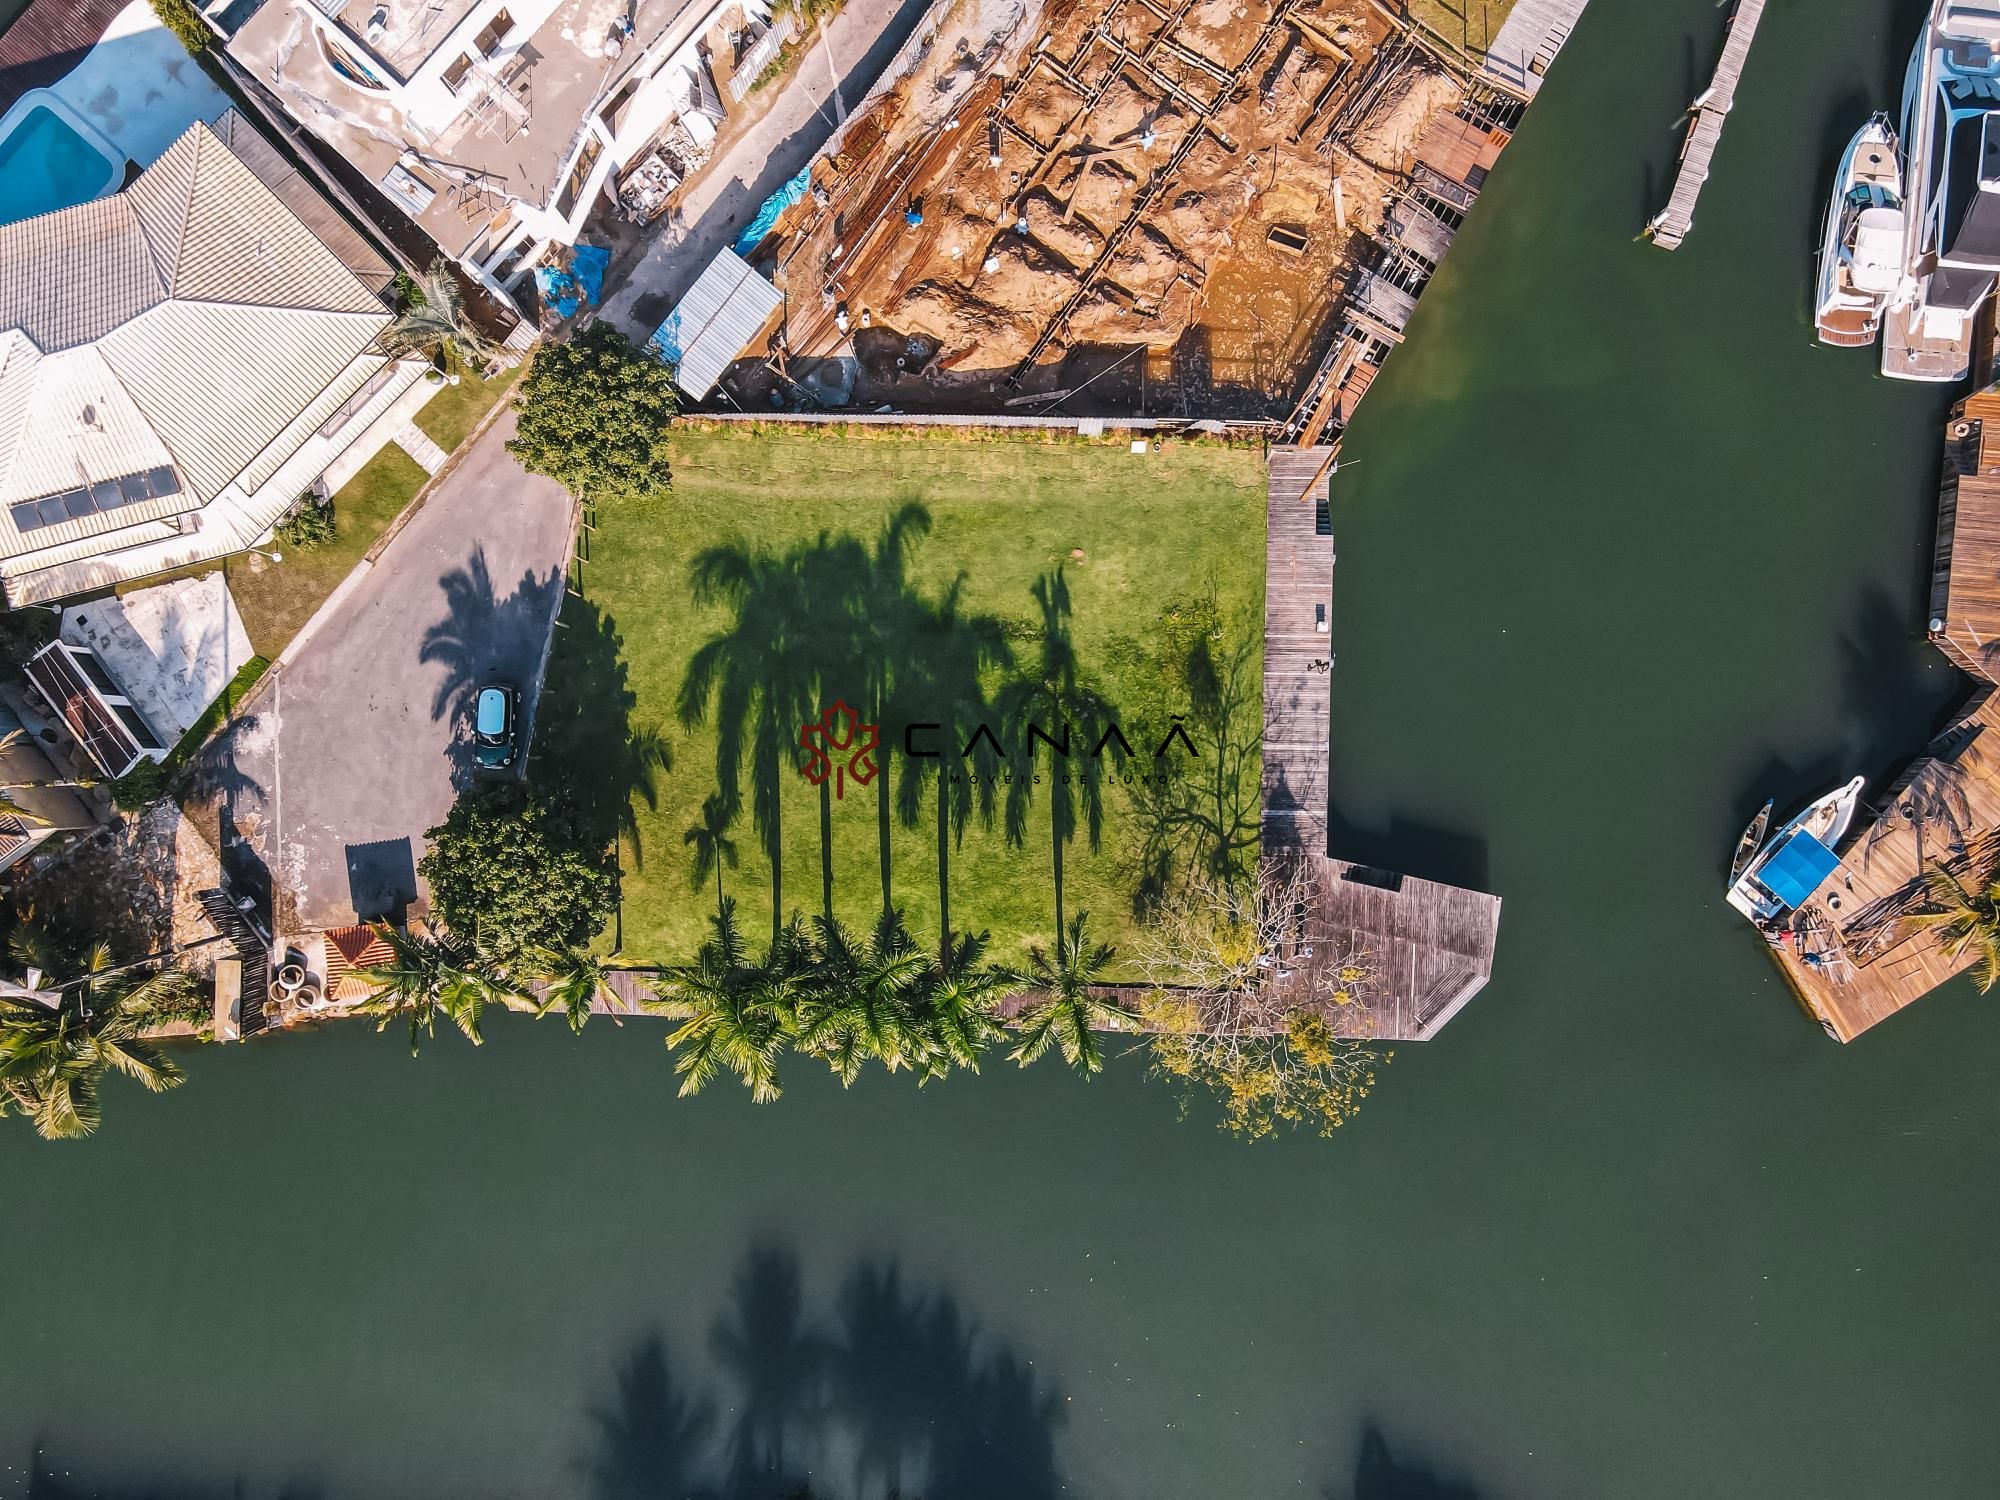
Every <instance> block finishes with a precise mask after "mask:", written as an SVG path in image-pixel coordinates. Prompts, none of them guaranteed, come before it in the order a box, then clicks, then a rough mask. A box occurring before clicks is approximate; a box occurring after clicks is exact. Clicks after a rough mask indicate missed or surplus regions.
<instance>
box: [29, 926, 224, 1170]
mask: <svg viewBox="0 0 2000 1500" xmlns="http://www.w3.org/2000/svg"><path fill="white" fill-rule="evenodd" d="M12 948H13V951H14V956H15V958H16V959H17V960H18V961H19V962H20V963H21V964H22V965H23V966H24V967H25V968H26V969H27V970H28V975H27V979H28V983H26V984H24V985H9V986H7V987H6V991H5V992H0V1115H5V1114H8V1113H9V1112H14V1113H19V1114H21V1115H24V1116H26V1117H27V1118H28V1119H29V1120H32V1121H33V1122H34V1126H35V1131H36V1133H37V1134H39V1135H41V1136H42V1137H43V1138H45V1139H49V1140H60V1139H69V1138H73V1137H77V1136H85V1135H89V1134H90V1133H91V1132H92V1131H93V1130H95V1129H97V1127H98V1124H99V1122H100V1120H101V1119H102V1110H101V1105H100V1103H99V1099H98V1083H99V1081H100V1080H101V1079H102V1078H103V1076H104V1074H105V1073H106V1072H113V1073H120V1074H123V1075H124V1076H125V1077H127V1078H130V1079H132V1080H133V1081H134V1082H136V1083H138V1084H139V1085H141V1086H142V1087H144V1088H146V1089H149V1090H151V1091H152V1092H153V1093H156V1094H157V1093H162V1092H164V1091H165V1090H167V1089H170V1088H175V1087H178V1086H179V1085H180V1083H181V1082H182V1081H183V1075H182V1073H181V1070H180V1069H179V1068H178V1067H176V1066H175V1065H174V1064H173V1062H172V1061H170V1060H169V1059H168V1058H167V1057H166V1056H165V1055H164V1054H163V1053H162V1052H160V1051H159V1049H158V1048H156V1047H154V1046H152V1045H151V1044H150V1043H148V1042H147V1041H146V1040H145V1039H144V1037H145V1033H146V1032H147V1031H148V1030H149V1029H150V1028H152V1027H154V1026H157V1025H158V1024H160V1022H162V1021H163V1020H165V1019H168V1018H169V1016H170V1015H171V1014H172V1013H173V1012H174V1011H176V1010H178V1009H181V1008H184V1004H185V1002H186V1001H187V1000H189V999H190V998H192V996H193V995H194V992H195V985H194V981H193V980H192V979H190V978H189V977H188V976H187V975H186V974H183V973H180V972H179V971H177V970H172V969H162V970H160V971H158V972H156V973H154V974H152V975H150V976H147V977H145V978H141V977H139V976H138V975H136V974H134V973H133V972H132V971H131V970H130V969H129V968H122V969H121V968H117V967H115V966H114V965H113V963H112V961H111V950H110V949H109V948H108V947H106V946H105V945H104V944H103V943H101V942H100V943H95V944H93V945H92V946H91V947H90V948H89V949H88V950H86V951H85V952H84V953H83V954H82V955H80V956H78V955H74V954H72V953H70V952H69V951H67V950H66V949H64V948H63V947H62V946H61V945H59V944H57V943H55V942H53V941H52V940H51V939H50V938H49V937H48V936H47V935H46V934H45V933H43V932H42V931H40V930H39V929H35V928H24V929H23V930H22V931H20V932H18V933H16V934H15V937H14V941H13V943H12ZM65 974H67V975H69V976H71V977H67V978H64V977H54V978H47V977H44V976H45V975H54V976H62V975H65Z"/></svg>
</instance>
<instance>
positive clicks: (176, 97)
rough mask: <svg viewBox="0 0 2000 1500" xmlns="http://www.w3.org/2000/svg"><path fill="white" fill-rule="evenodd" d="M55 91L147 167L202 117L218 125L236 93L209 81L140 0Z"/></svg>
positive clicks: (120, 15)
mask: <svg viewBox="0 0 2000 1500" xmlns="http://www.w3.org/2000/svg"><path fill="white" fill-rule="evenodd" d="M53 92H55V93H56V94H57V95H59V96H60V97H61V99H62V101H63V102H64V103H65V104H67V105H69V106H70V107H71V108H72V109H74V110H76V111H77V112H78V113H79V114H81V115H82V116H83V117H84V118H85V119H86V120H88V121H90V123H91V124H93V125H95V126H96V127H97V128H98V129H99V130H100V131H102V132H103V134H104V136H105V138H106V139H107V140H109V141H110V142H111V143H112V144H113V145H114V146H116V147H117V148H118V149H119V150H120V151H123V152H124V153H125V154H126V155H127V156H128V157H130V158H131V159H132V160H133V161H136V162H137V163H138V164H139V165H140V166H142V167H149V166H151V165H152V164H153V163H154V162H155V161H157V160H159V158H160V153H161V152H163V151H165V150H166V149H167V147H169V146H171V145H172V144H173V143H174V142H175V141H177V140H179V139H180V137H181V133H182V132H183V131H185V130H186V129H187V128H188V126H190V125H192V124H193V123H194V122H195V121H196V120H205V121H207V122H208V123H209V124H211V125H213V124H214V123H215V122H216V121H217V120H218V119H219V118H221V116H222V112H223V111H224V110H226V109H228V108H230V102H229V96H228V95H227V94H225V93H223V92H222V90H221V89H219V88H217V87H216V86H215V85H214V84H213V83H211V82H209V78H208V75H207V74H206V73H204V72H202V70H201V64H200V63H198V62H196V61H195V60H194V59H193V58H192V57H189V56H188V52H187V48H185V47H183V46H182V45H181V44H180V39H179V38H178V37H176V36H175V35H174V34H173V33H172V32H171V31H169V30H167V28H166V27H164V26H162V25H161V24H160V21H159V17H157V16H155V15H154V14H153V7H152V5H151V4H150V3H149V0H132V3H131V4H130V5H128V6H126V7H125V9H123V10H122V11H120V12H119V13H118V15H117V16H116V17H115V18H114V19H113V20H112V22H111V24H110V26H109V27H107V28H106V29H105V32H104V35H103V37H102V38H100V39H99V41H98V43H97V45H96V46H94V47H92V48H91V49H90V51H89V52H88V53H86V54H85V55H84V59H83V61H82V62H80V63H78V64H77V65H76V66H75V67H74V68H73V69H71V70H70V72H69V73H67V74H66V75H65V76H64V77H63V78H62V80H61V81H60V82H58V83H56V84H55V85H54V86H53Z"/></svg>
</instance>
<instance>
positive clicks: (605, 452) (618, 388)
mask: <svg viewBox="0 0 2000 1500" xmlns="http://www.w3.org/2000/svg"><path fill="white" fill-rule="evenodd" d="M514 406H515V410H516V411H517V412H518V413H519V425H518V427H517V429H516V434H515V436H514V437H513V438H512V439H511V440H510V441H509V442H508V444H507V447H508V450H509V451H510V452H512V453H513V454H514V456H515V457H516V458H518V459H520V460H521V463H522V465H523V466H524V467H526V468H528V469H531V470H533V471H534V472H535V473H537V474H546V475H548V476H549V478H551V479H553V480H555V481H556V482H557V483H559V484H561V485H562V486H564V487H565V488H566V489H568V490H569V491H570V493H572V494H574V495H577V496H581V497H588V498H600V497H604V496H612V497H616V496H620V495H653V494H658V493H660V492H662V491H664V490H666V489H667V488H668V487H669V485H670V484H671V483H672V475H671V474H670V472H669V470H668V467H667V454H668V445H667V431H668V428H669V426H670V424H671V423H672V421H673V419H674V416H675V414H676V413H677V412H678V411H679V410H680V400H679V397H678V396H677V395H676V394H675V392H674V377H673V372H672V371H671V370H669V369H668V368H667V366H665V365H664V364H662V363H661V362H660V361H659V360H657V359H655V358H653V357H652V356H651V355H650V354H648V353H646V351H645V350H643V349H640V348H638V347H637V346H636V345H634V344H633V343H632V341H631V340H630V339H628V338H626V337H625V335H624V334H622V333H620V332H619V331H618V330H617V329H615V328H613V327H612V326H611V325H610V324H609V323H593V324H592V325H591V326H590V327H589V328H587V329H585V330H584V331H583V332H582V333H580V334H578V335H577V336H576V337H575V338H573V339H571V340H570V341H569V342H568V343H565V344H546V345H544V346H543V347H542V348H541V350H540V351H539V352H538V353H537V354H536V355H535V360H534V363H533V364H532V365H530V366H529V368H528V373H527V375H526V376H524V377H523V378H522V381H521V385H520V388H519V390H518V391H517V393H516V395H515V398H514Z"/></svg>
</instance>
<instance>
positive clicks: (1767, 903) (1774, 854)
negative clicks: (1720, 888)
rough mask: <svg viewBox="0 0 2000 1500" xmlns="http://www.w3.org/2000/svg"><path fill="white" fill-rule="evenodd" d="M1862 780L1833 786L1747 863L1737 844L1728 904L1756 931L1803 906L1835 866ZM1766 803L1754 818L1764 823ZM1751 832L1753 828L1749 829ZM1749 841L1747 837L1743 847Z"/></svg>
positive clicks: (1767, 812) (1852, 814) (1838, 859)
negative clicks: (1752, 924) (1755, 925)
mask: <svg viewBox="0 0 2000 1500" xmlns="http://www.w3.org/2000/svg"><path fill="white" fill-rule="evenodd" d="M1863 784H1864V779H1863V778H1862V777H1859V776H1857V777H1855V778H1854V779H1853V780H1852V781H1850V782H1848V783H1847V784H1846V785H1845V786H1839V787H1835V788H1834V789H1833V790H1832V791H1830V792H1828V793H1827V794H1826V795H1825V796H1824V797H1821V798H1820V799H1819V800H1818V801H1817V802H1814V803H1812V804H1811V805H1809V806H1808V807H1807V808H1806V810H1805V811H1804V812H1802V813H1800V814H1799V815H1798V816H1797V817H1796V818H1793V819H1792V820H1791V822H1789V823H1787V824H1785V826H1784V827H1782V828H1780V829H1779V830H1778V831H1777V832H1776V833H1774V834H1772V835H1771V837H1770V838H1769V839H1767V840H1765V841H1764V843H1763V845H1762V847H1760V848H1758V849H1757V851H1756V853H1754V854H1752V855H1751V856H1750V857H1749V859H1747V860H1745V859H1743V857H1742V853H1741V850H1742V844H1739V845H1738V851H1739V852H1738V856H1737V861H1736V864H1737V868H1736V870H1735V872H1734V877H1733V878H1732V879H1731V881H1730V883H1729V904H1730V905H1731V906H1733V907H1735V908H1736V909H1737V910H1738V911H1740V912H1742V913H1743V915H1744V916H1746V917H1748V918H1749V919H1750V920H1751V921H1753V922H1755V923H1757V924H1758V925H1759V926H1762V925H1764V924H1765V923H1767V922H1775V921H1779V920H1781V919H1783V918H1784V917H1786V916H1788V915H1789V914H1790V913H1792V912H1794V911H1796V910H1797V909H1798V908H1799V907H1801V906H1804V905H1805V904H1806V902H1808V901H1809V900H1811V899H1812V896H1813V892H1815V891H1817V890H1818V889H1819V888H1820V887H1821V886H1822V885H1824V884H1826V881H1827V877H1828V876H1830V875H1832V874H1833V872H1834V869H1835V867H1837V866H1838V865H1839V864H1840V856H1839V855H1838V854H1837V853H1836V852H1835V851H1836V850H1837V849H1838V848H1839V847H1840V841H1841V840H1842V839H1843V838H1845V837H1846V836H1847V830H1848V828H1849V827H1850V826H1851V825H1852V824H1853V822H1854V813H1855V810H1856V809H1857V808H1858V807H1860V805H1861V788H1862V786H1863ZM1770 814H1771V809H1770V807H1769V805H1768V804H1767V805H1766V806H1765V808H1764V810H1763V811H1762V812H1760V813H1759V814H1758V815H1757V817H1758V820H1759V822H1760V823H1761V822H1763V821H1765V820H1768V819H1769V817H1770ZM1751 828H1752V829H1753V830H1757V831H1761V830H1759V829H1758V824H1757V823H1753V824H1751ZM1750 842H1752V835H1749V834H1746V835H1745V837H1744V840H1743V843H1745V844H1747V843H1750Z"/></svg>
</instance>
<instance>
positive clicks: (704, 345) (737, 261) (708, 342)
mask: <svg viewBox="0 0 2000 1500" xmlns="http://www.w3.org/2000/svg"><path fill="white" fill-rule="evenodd" d="M784 302H785V299H784V295H783V294H782V293H781V292H779V290H778V289H777V288H776V287H774V286H772V285H771V283H770V282H768V281H766V280H765V279H764V278H763V277H762V276H759V275H758V274H757V273H756V272H755V271H753V270H751V269H750V265H749V263H748V262H747V261H745V260H744V259H743V257H742V256H740V255H738V254H737V253H736V252H735V251H734V250H728V249H725V250H722V251H719V252H718V253H717V255H716V257H715V259H714V260H712V261H710V262H709V263H708V268H707V269H706V270H704V271H703V272H702V273H701V275H700V276H698V277H696V278H695V283H694V285H693V286H691V287H689V288H688V294H687V295H686V296H685V297H683V298H681V300H680V304H679V305H678V306H677V307H675V308H674V310H673V311H672V312H670V313H668V314H667V320H666V321H665V322H664V323H662V324H661V325H660V326H659V327H658V328H657V329H656V330H654V333H653V337H652V339H651V340H650V342H649V345H648V347H650V348H651V349H652V351H653V352H654V353H655V354H657V355H658V356H659V357H660V358H661V359H663V360H665V361H666V362H667V363H668V364H670V365H672V366H673V367H674V383H675V384H676V385H678V386H679V387H680V388H681V389H682V390H683V391H684V392H686V393H687V396H688V398H689V399H690V400H692V401H700V400H702V399H703V398H704V397H706V396H707V395H708V393H709V392H710V391H712V390H714V389H715V383H716V382H717V381H718V380H720V379H722V372H723V371H724V370H726V369H728V368H729V366H730V364H731V363H732V362H733V361H735V360H737V359H740V358H741V357H742V355H743V352H744V351H745V350H746V349H748V348H749V347H750V346H751V345H752V344H754V343H756V342H757V340H758V339H759V338H761V337H762V336H763V335H764V332H765V330H766V329H768V328H769V327H770V326H771V323H772V320H773V319H775V318H776V317H777V315H778V310H779V309H780V308H781V307H783V306H784Z"/></svg>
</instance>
